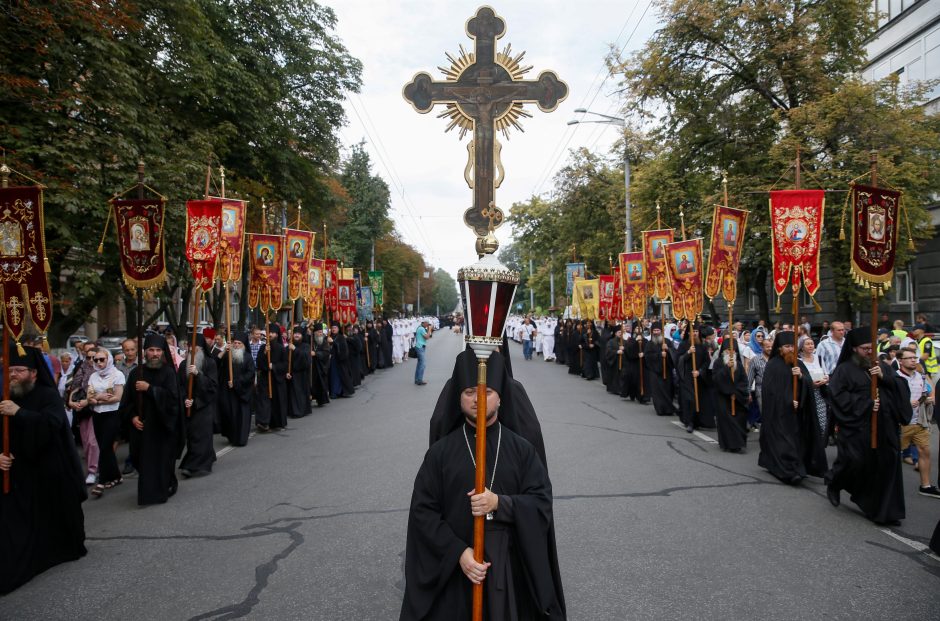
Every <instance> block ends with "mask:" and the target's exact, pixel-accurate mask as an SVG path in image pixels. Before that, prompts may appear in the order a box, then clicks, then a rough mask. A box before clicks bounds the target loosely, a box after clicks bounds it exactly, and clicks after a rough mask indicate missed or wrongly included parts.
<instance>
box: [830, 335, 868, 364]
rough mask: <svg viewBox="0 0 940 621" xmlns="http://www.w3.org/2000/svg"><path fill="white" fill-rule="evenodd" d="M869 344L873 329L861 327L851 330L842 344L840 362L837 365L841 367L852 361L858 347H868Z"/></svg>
mask: <svg viewBox="0 0 940 621" xmlns="http://www.w3.org/2000/svg"><path fill="white" fill-rule="evenodd" d="M869 343H871V327H869V326H859V327H857V328H853V329H851V330H849V332H848V333H847V334H846V335H845V340H844V341H843V342H842V352H841V353H840V354H839V362H837V363H836V364H837V365H839V364H842V363H843V362H846V361H848V360H851V359H852V354H854V353H855V348H856V347H859V346H860V345H868V344H869Z"/></svg>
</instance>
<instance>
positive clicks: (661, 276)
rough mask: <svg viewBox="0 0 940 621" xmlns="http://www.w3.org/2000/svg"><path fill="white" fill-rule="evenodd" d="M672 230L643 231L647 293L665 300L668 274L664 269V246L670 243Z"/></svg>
mask: <svg viewBox="0 0 940 621" xmlns="http://www.w3.org/2000/svg"><path fill="white" fill-rule="evenodd" d="M672 236H673V230H672V229H661V230H657V231H643V252H644V253H645V259H646V282H647V283H648V287H649V292H650V293H652V294H653V295H655V296H656V297H658V298H659V299H665V298H668V297H669V281H668V278H669V274H668V271H667V269H666V244H671V243H672Z"/></svg>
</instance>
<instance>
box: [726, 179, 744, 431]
mask: <svg viewBox="0 0 940 621" xmlns="http://www.w3.org/2000/svg"><path fill="white" fill-rule="evenodd" d="M721 187H722V193H723V194H724V205H725V207H727V206H728V173H727V172H723V173H722V174H721ZM741 233H743V231H739V232H738V234H739V235H740V234H741ZM735 283H737V280H735ZM735 288H737V284H735ZM725 302H727V303H728V332H729V334H730V335H731V385H732V386H734V374H735V371H736V369H735V366H736V365H737V363H738V359H737V357H736V356H735V353H734V345H735V341H736V340H737V336H736V335H735V333H734V300H733V299H732V300H725ZM737 401H738V400H737V399H735V398H734V396H732V397H731V415H732V416H737V414H738V413H737V412H736V411H735V410H737V407H736V406H737Z"/></svg>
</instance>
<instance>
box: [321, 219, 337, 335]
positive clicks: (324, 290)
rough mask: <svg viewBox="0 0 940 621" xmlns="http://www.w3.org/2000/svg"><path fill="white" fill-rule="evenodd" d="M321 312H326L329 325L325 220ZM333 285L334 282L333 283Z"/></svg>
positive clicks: (324, 227)
mask: <svg viewBox="0 0 940 621" xmlns="http://www.w3.org/2000/svg"><path fill="white" fill-rule="evenodd" d="M323 272H324V273H323V285H324V286H323V312H324V313H326V325H327V326H329V325H330V309H329V307H327V305H326V293H327V291H326V222H324V223H323ZM333 285H334V287H335V286H336V283H333Z"/></svg>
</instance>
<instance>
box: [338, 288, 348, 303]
mask: <svg viewBox="0 0 940 621" xmlns="http://www.w3.org/2000/svg"><path fill="white" fill-rule="evenodd" d="M339 299H340V300H343V301H344V302H346V301H349V287H347V286H346V285H343V286H342V287H340V288H339Z"/></svg>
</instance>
